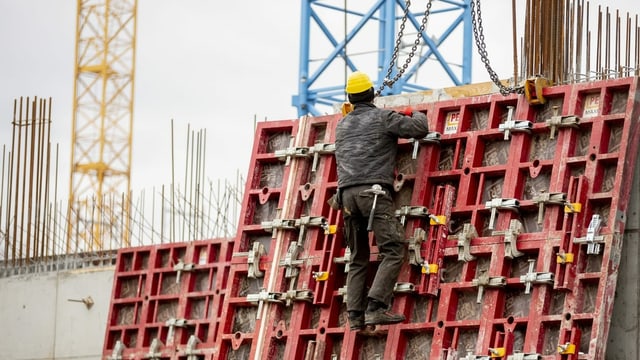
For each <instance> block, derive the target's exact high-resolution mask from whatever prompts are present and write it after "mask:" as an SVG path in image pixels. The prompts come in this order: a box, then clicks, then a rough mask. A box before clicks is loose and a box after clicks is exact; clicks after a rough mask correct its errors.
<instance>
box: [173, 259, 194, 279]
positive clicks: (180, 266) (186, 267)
mask: <svg viewBox="0 0 640 360" xmlns="http://www.w3.org/2000/svg"><path fill="white" fill-rule="evenodd" d="M195 267H196V266H195V264H185V263H184V261H182V259H178V263H177V264H175V265H173V271H175V272H176V273H177V275H176V284H178V283H180V275H181V274H182V272H183V271H193V269H194V268H195Z"/></svg>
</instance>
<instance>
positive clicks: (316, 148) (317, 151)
mask: <svg viewBox="0 0 640 360" xmlns="http://www.w3.org/2000/svg"><path fill="white" fill-rule="evenodd" d="M335 152H336V144H323V143H318V144H315V145H313V146H312V147H310V148H309V155H313V163H312V165H311V171H312V172H315V171H316V170H317V168H318V158H319V157H320V155H327V154H333V153H335Z"/></svg>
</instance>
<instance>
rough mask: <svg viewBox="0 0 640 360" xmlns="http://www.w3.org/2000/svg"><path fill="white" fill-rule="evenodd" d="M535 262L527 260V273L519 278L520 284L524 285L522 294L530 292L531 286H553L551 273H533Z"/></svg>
mask: <svg viewBox="0 0 640 360" xmlns="http://www.w3.org/2000/svg"><path fill="white" fill-rule="evenodd" d="M535 266H536V261H535V260H534V259H529V272H527V273H526V274H525V275H522V276H520V282H521V283H523V284H525V289H524V293H525V294H528V293H530V292H531V285H532V284H547V285H553V273H552V272H534V271H533V270H534V268H535Z"/></svg>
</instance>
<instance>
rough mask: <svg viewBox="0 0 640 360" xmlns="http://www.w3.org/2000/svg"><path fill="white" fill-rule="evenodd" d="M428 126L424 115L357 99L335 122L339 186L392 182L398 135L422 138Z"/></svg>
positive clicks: (386, 183)
mask: <svg viewBox="0 0 640 360" xmlns="http://www.w3.org/2000/svg"><path fill="white" fill-rule="evenodd" d="M428 131H429V129H428V126H427V116H426V115H425V114H423V113H421V112H418V111H414V112H413V115H412V116H405V115H403V114H400V113H397V112H395V111H393V110H388V109H379V108H377V107H376V106H375V105H373V104H371V103H358V104H356V105H355V108H354V109H353V111H352V112H350V113H349V114H347V116H345V117H344V118H343V119H342V120H340V121H339V122H338V125H337V126H336V152H335V156H336V162H337V168H338V188H341V189H344V188H347V187H350V186H355V185H365V184H380V185H387V186H393V180H394V178H395V173H394V171H395V165H396V152H397V145H398V138H404V139H409V138H414V139H421V138H423V137H425V136H426V135H427V133H428Z"/></svg>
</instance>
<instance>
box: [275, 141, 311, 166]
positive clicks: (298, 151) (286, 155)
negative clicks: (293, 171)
mask: <svg viewBox="0 0 640 360" xmlns="http://www.w3.org/2000/svg"><path fill="white" fill-rule="evenodd" d="M274 154H275V156H276V157H277V158H278V160H280V161H284V162H285V165H289V164H290V163H291V158H306V157H309V148H308V147H306V146H299V147H296V146H292V147H288V148H286V149H282V150H276V151H275V153H274Z"/></svg>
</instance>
